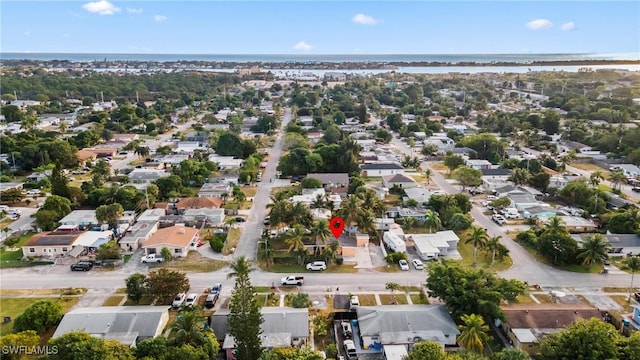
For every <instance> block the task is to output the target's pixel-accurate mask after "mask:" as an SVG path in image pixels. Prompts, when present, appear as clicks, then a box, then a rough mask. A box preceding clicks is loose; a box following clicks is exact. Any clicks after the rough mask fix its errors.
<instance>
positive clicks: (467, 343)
mask: <svg viewBox="0 0 640 360" xmlns="http://www.w3.org/2000/svg"><path fill="white" fill-rule="evenodd" d="M460 319H461V320H462V322H463V324H462V325H458V329H459V330H460V336H458V342H459V343H460V345H462V346H463V347H464V348H465V349H468V350H470V351H473V352H476V353H482V352H483V351H484V343H485V342H486V341H488V340H489V335H488V332H489V326H487V325H486V324H485V323H484V319H483V318H482V316H480V315H477V314H470V315H462V317H460Z"/></svg>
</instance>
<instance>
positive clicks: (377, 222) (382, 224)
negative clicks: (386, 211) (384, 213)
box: [373, 218, 396, 230]
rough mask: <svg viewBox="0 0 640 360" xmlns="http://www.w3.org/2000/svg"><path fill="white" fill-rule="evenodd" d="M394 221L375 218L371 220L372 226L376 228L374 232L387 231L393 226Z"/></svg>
mask: <svg viewBox="0 0 640 360" xmlns="http://www.w3.org/2000/svg"><path fill="white" fill-rule="evenodd" d="M395 223H396V222H395V220H394V219H391V218H375V219H373V224H374V226H375V227H376V230H389V226H391V224H395Z"/></svg>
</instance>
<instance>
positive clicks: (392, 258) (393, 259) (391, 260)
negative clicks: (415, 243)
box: [384, 252, 407, 264]
mask: <svg viewBox="0 0 640 360" xmlns="http://www.w3.org/2000/svg"><path fill="white" fill-rule="evenodd" d="M384 259H385V260H387V263H388V264H397V263H398V261H400V260H407V254H405V253H400V252H392V253H389V254H388V255H387V256H386V257H385V258H384Z"/></svg>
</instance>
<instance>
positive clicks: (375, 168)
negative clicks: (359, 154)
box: [360, 163, 404, 177]
mask: <svg viewBox="0 0 640 360" xmlns="http://www.w3.org/2000/svg"><path fill="white" fill-rule="evenodd" d="M360 169H361V170H362V172H363V176H364V177H369V176H387V175H395V174H404V168H403V167H402V165H400V164H398V163H371V164H364V165H362V166H361V167H360Z"/></svg>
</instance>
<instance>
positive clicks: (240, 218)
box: [236, 216, 247, 222]
mask: <svg viewBox="0 0 640 360" xmlns="http://www.w3.org/2000/svg"><path fill="white" fill-rule="evenodd" d="M245 221H247V220H246V219H245V218H243V217H242V216H236V222H245Z"/></svg>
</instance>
